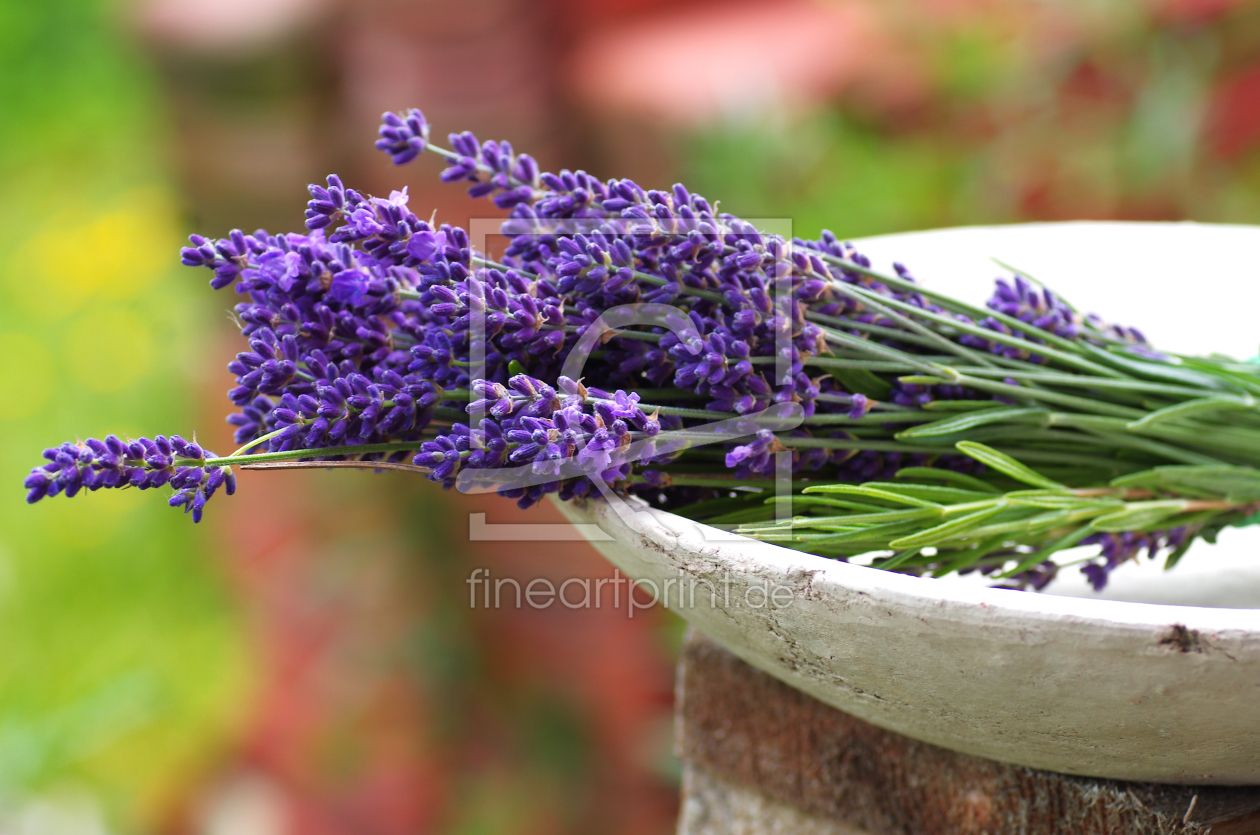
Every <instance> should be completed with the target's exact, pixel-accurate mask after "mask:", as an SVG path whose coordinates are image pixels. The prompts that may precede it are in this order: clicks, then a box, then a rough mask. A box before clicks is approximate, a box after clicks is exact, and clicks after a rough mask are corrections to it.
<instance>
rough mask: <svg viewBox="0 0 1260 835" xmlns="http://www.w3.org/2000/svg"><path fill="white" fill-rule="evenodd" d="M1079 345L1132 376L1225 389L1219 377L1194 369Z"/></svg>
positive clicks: (1083, 343)
mask: <svg viewBox="0 0 1260 835" xmlns="http://www.w3.org/2000/svg"><path fill="white" fill-rule="evenodd" d="M1079 344H1080V345H1081V347H1082V348H1084V349H1085V350H1086V351H1088V352H1089V353H1090V354H1093V355H1094V357H1095V358H1096V359H1098V360H1099V361H1100V362H1106V363H1110V364H1111V365H1113V366H1117V367H1119V368H1123V369H1124V370H1125V371H1127V372H1129V373H1130V374H1137V375H1138V376H1140V377H1146V378H1147V379H1150V380H1163V381H1165V382H1169V383H1181V384H1182V385H1189V386H1194V387H1196V388H1201V389H1203V388H1205V389H1208V390H1209V391H1212V390H1216V391H1219V390H1221V389H1223V388H1225V385H1224V383H1222V382H1221V380H1220V378H1219V377H1214V376H1212V375H1211V374H1205V373H1203V372H1202V371H1195V370H1194V369H1192V368H1186V367H1184V366H1181V365H1175V364H1173V363H1171V362H1155V361H1152V360H1143V359H1138V358H1137V357H1135V356H1133V355H1131V354H1125V353H1122V352H1120V351H1108V350H1105V349H1103V348H1099V347H1097V346H1094V345H1090V344H1089V343H1088V342H1084V341H1082V342H1080V343H1079Z"/></svg>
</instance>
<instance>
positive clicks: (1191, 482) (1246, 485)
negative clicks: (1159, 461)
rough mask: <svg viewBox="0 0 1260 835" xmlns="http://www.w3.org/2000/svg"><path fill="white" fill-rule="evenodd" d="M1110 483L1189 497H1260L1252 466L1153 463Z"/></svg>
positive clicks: (1257, 474) (1238, 499)
mask: <svg viewBox="0 0 1260 835" xmlns="http://www.w3.org/2000/svg"><path fill="white" fill-rule="evenodd" d="M1111 484H1112V485H1113V486H1115V487H1145V488H1147V489H1151V490H1167V491H1168V492H1172V493H1177V494H1179V495H1182V496H1188V497H1192V498H1227V499H1228V500H1229V501H1233V502H1253V501H1260V471H1258V470H1255V469H1252V468H1251V467H1231V466H1228V465H1218V466H1213V467H1202V466H1168V467H1155V468H1154V469H1150V470H1143V471H1142V472H1140V473H1131V474H1129V475H1125V476H1120V477H1119V478H1116V479H1112V481H1111Z"/></svg>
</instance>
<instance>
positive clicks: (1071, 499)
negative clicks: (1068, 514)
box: [1006, 490, 1124, 510]
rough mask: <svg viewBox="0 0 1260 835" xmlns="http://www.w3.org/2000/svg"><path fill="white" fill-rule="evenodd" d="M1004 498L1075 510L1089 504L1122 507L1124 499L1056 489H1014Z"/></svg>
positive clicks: (1011, 500) (1054, 508)
mask: <svg viewBox="0 0 1260 835" xmlns="http://www.w3.org/2000/svg"><path fill="white" fill-rule="evenodd" d="M1006 498H1007V499H1008V500H1009V501H1010V503H1011V504H1017V505H1027V506H1028V507H1044V508H1048V509H1051V510H1066V509H1072V510H1076V509H1084V508H1086V507H1091V506H1092V507H1098V508H1099V509H1105V508H1108V507H1117V508H1118V507H1124V501H1123V500H1121V499H1118V498H1114V499H1113V498H1107V497H1105V496H1076V495H1073V494H1071V493H1066V494H1065V493H1063V492H1061V491H1057V490H1016V491H1014V492H1012V493H1007V494H1006Z"/></svg>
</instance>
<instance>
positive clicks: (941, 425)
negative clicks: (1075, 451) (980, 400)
mask: <svg viewBox="0 0 1260 835" xmlns="http://www.w3.org/2000/svg"><path fill="white" fill-rule="evenodd" d="M1046 414H1049V413H1048V412H1046V411H1045V410H1044V409H1017V408H1003V409H985V410H984V411H979V412H969V413H967V414H963V415H958V416H957V417H951V418H945V419H944V420H936V421H932V422H931V423H922V424H919V425H918V426H912V427H910V428H909V429H903V430H901V431H900V432H898V433H897V435H896V437H897V438H898V439H899V440H900V439H902V438H908V439H914V438H927V437H932V436H935V435H952V434H954V433H955V432H965V431H966V430H968V429H971V428H973V427H976V426H983V425H985V424H986V423H1001V422H1002V421H1005V420H1012V419H1014V418H1020V417H1029V416H1031V415H1046Z"/></svg>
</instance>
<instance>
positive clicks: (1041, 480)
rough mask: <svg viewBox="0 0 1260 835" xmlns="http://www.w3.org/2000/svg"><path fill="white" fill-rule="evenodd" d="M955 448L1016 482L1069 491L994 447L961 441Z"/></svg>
mask: <svg viewBox="0 0 1260 835" xmlns="http://www.w3.org/2000/svg"><path fill="white" fill-rule="evenodd" d="M954 446H955V447H957V448H958V450H959V451H960V452H962V453H963V454H965V455H969V456H971V457H972V458H974V459H976V460H977V461H979V462H980V463H981V464H984V465H985V466H986V467H992V468H993V469H995V470H997V471H998V472H1000V473H1004V474H1005V475H1008V476H1010V477H1011V478H1013V479H1015V480H1016V481H1022V482H1024V483H1025V484H1031V485H1032V486H1033V487H1046V488H1049V489H1051V490H1067V489H1068V488H1067V487H1066V486H1064V485H1062V484H1059V483H1058V482H1057V481H1051V480H1050V479H1048V478H1046V477H1045V476H1043V475H1041V474H1040V473H1038V472H1036V471H1034V470H1032V469H1029V468H1028V467H1026V466H1024V465H1023V464H1021V463H1019V462H1018V461H1016V460H1015V459H1014V458H1012V457H1010V456H1009V455H1006V454H1004V453H1001V452H998V451H997V450H996V449H994V448H993V447H988V446H985V445H984V444H978V443H975V442H974V441H959V442H958V443H957V444H955V445H954Z"/></svg>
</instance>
